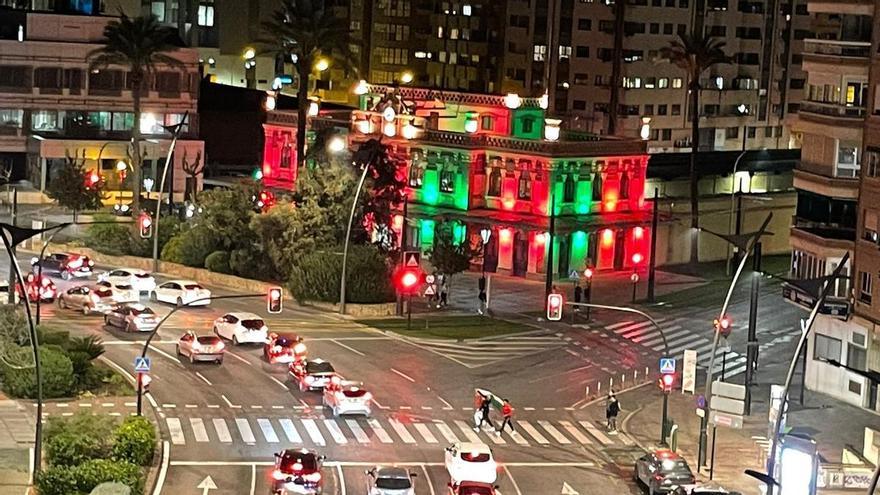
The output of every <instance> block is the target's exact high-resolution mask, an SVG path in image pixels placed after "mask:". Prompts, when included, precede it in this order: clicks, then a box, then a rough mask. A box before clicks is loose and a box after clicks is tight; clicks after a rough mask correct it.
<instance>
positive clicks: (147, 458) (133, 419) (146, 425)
mask: <svg viewBox="0 0 880 495" xmlns="http://www.w3.org/2000/svg"><path fill="white" fill-rule="evenodd" d="M155 446H156V428H155V427H154V426H153V423H151V422H150V421H149V420H148V419H146V418H144V417H143V416H130V417H128V418H126V419H125V421H123V422H122V424H121V425H119V426H118V427H117V428H116V431H114V432H113V458H114V459H116V460H119V461H128V462H131V463H133V464H137V465H139V466H147V465H149V464H150V463H151V462H152V461H153V449H154V448H155Z"/></svg>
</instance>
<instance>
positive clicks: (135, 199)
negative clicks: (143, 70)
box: [131, 75, 144, 215]
mask: <svg viewBox="0 0 880 495" xmlns="http://www.w3.org/2000/svg"><path fill="white" fill-rule="evenodd" d="M143 82H144V79H143V76H135V75H133V76H132V81H131V98H132V102H133V105H134V124H133V125H132V127H131V144H132V153H131V171H132V174H133V175H134V177H133V179H134V180H133V181H132V186H131V188H132V204H131V207H132V215H136V214H138V213H139V212H140V209H141V194H140V193H141V169H142V168H143V167H142V163H143V159H142V158H143V157H142V156H141V87H142V86H143Z"/></svg>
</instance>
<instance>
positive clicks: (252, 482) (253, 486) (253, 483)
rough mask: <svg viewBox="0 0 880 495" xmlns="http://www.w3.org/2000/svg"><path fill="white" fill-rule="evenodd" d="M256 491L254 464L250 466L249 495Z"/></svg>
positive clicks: (255, 467)
mask: <svg viewBox="0 0 880 495" xmlns="http://www.w3.org/2000/svg"><path fill="white" fill-rule="evenodd" d="M256 490H257V465H256V464H254V465H252V466H251V495H254V493H255V492H256Z"/></svg>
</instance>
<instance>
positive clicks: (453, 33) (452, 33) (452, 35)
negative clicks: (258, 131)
mask: <svg viewBox="0 0 880 495" xmlns="http://www.w3.org/2000/svg"><path fill="white" fill-rule="evenodd" d="M449 39H451V40H457V39H458V29H456V28H452V29H450V30H449Z"/></svg>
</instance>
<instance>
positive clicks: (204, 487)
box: [196, 476, 217, 495]
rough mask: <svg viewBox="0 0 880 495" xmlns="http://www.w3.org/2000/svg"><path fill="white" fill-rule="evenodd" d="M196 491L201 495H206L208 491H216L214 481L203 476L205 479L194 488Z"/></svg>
mask: <svg viewBox="0 0 880 495" xmlns="http://www.w3.org/2000/svg"><path fill="white" fill-rule="evenodd" d="M196 489H198V490H201V491H202V495H208V490H216V489H217V484H216V483H214V480H213V479H212V478H211V477H210V476H205V479H203V480H202V482H201V483H199V484H198V485H197V486H196Z"/></svg>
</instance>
